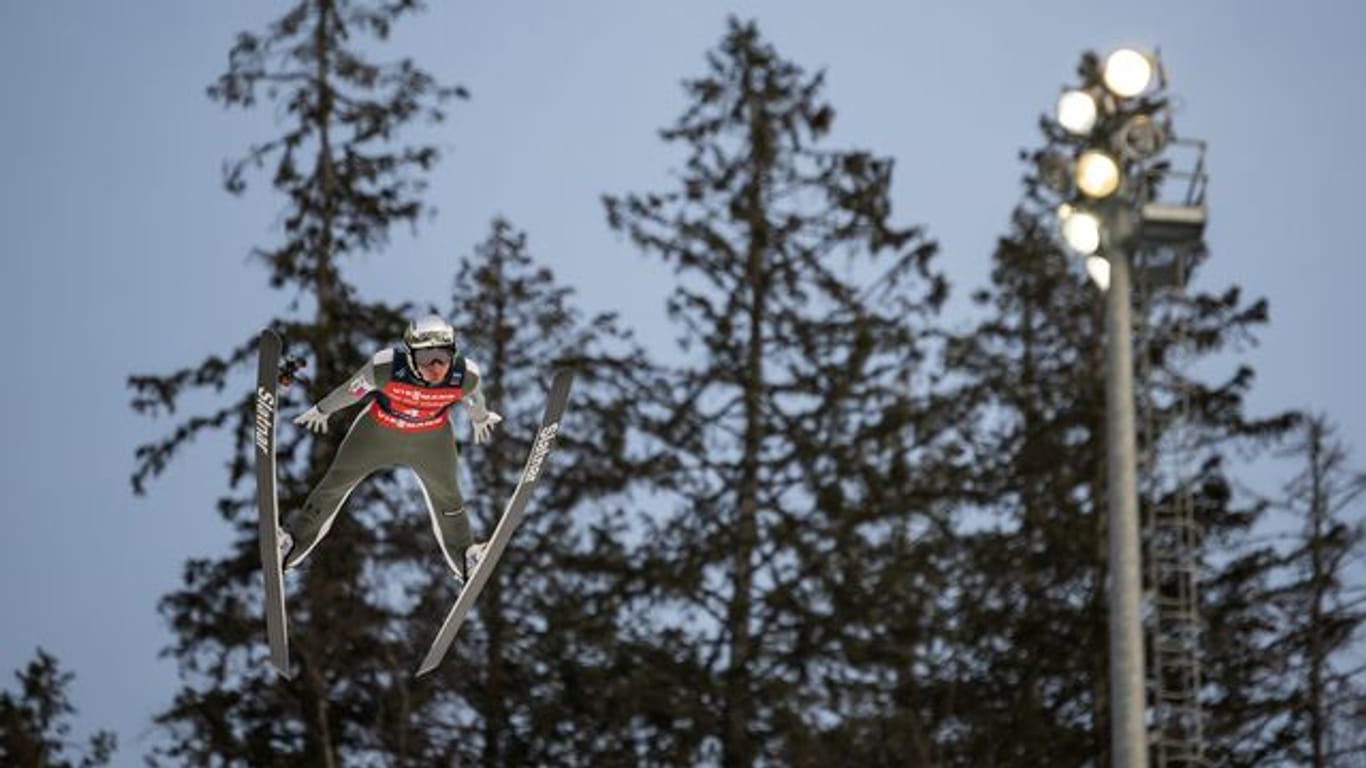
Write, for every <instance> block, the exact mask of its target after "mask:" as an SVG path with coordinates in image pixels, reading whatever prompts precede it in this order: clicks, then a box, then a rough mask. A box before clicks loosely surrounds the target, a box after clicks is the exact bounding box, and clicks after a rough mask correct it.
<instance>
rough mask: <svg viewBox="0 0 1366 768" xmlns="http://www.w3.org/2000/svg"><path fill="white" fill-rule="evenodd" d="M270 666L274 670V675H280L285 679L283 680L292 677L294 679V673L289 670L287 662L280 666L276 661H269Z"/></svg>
mask: <svg viewBox="0 0 1366 768" xmlns="http://www.w3.org/2000/svg"><path fill="white" fill-rule="evenodd" d="M270 666H271V668H272V669H274V670H275V675H276V677H280V678H282V679H285V680H293V679H294V675H293V674H291V673H290V671H289V665H288V664H286V665H285V666H283V667H281V666H280V665H278V664H276V663H274V662H271V665H270Z"/></svg>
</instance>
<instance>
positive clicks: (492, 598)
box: [418, 219, 669, 765]
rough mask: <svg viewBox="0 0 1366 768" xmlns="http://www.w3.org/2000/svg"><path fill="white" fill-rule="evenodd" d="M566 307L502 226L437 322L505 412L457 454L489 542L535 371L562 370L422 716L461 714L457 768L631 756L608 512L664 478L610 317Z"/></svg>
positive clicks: (627, 343) (625, 592)
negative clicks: (541, 432) (498, 544)
mask: <svg viewBox="0 0 1366 768" xmlns="http://www.w3.org/2000/svg"><path fill="white" fill-rule="evenodd" d="M572 299H573V292H572V291H571V290H570V289H569V288H566V287H563V286H561V285H558V284H557V283H556V281H555V278H554V275H553V274H552V273H551V272H550V270H549V269H547V268H545V267H543V266H541V265H539V264H538V263H537V262H536V261H535V260H534V259H533V257H532V255H531V254H530V253H529V251H528V247H527V236H526V234H525V233H522V232H519V231H517V230H516V229H514V228H513V227H512V225H511V224H510V223H509V222H507V221H506V220H504V219H497V220H495V221H494V222H493V225H492V228H491V232H490V233H489V236H488V238H487V239H486V240H484V241H483V242H482V243H481V244H480V245H479V246H478V247H477V248H476V249H475V253H474V257H473V258H472V259H462V260H461V262H460V265H459V268H458V271H457V275H456V278H455V290H454V294H453V296H452V309H451V317H452V319H453V321H454V324H455V326H456V327H457V329H467V330H468V332H469V333H470V334H471V336H472V337H474V338H477V339H478V340H479V344H480V347H479V348H478V349H477V350H474V351H471V352H470V354H472V355H473V354H477V360H478V362H479V365H480V367H481V369H482V370H483V372H484V375H485V376H486V377H487V380H488V382H489V386H488V391H487V396H488V398H489V401H490V403H492V404H495V405H496V406H497V407H498V408H499V409H500V412H501V413H502V414H503V415H504V417H505V419H504V422H503V424H502V425H501V426H500V427H499V434H498V435H497V437H496V439H494V440H493V441H492V442H491V443H490V444H489V445H488V446H487V447H485V448H482V449H480V450H477V451H474V452H472V453H471V454H470V455H469V456H468V458H467V462H468V464H469V467H470V475H471V477H472V489H473V490H472V492H471V493H468V494H467V496H468V497H469V498H468V508H469V509H470V511H471V514H472V515H473V523H474V526H475V528H476V531H484V532H485V533H491V532H492V530H493V526H494V525H495V524H496V523H497V521H498V516H499V515H500V514H501V513H502V510H503V504H504V503H505V502H506V500H507V499H508V498H509V497H510V495H511V493H512V490H513V488H514V486H515V484H516V482H517V479H518V476H519V474H520V472H521V470H522V466H523V463H524V461H525V459H526V456H527V454H528V452H529V450H530V448H531V444H532V441H533V439H534V438H535V435H536V427H537V425H538V422H539V420H540V416H541V411H542V410H543V408H544V403H545V394H546V389H547V387H548V384H549V379H550V373H551V372H552V371H553V370H555V369H559V368H562V369H568V370H572V371H574V372H575V383H574V388H573V390H572V393H571V399H570V406H569V408H568V410H567V412H566V415H565V419H564V421H563V423H562V426H561V429H560V432H559V433H558V438H557V448H556V449H555V452H554V453H553V454H551V456H552V458H551V459H550V465H549V468H548V469H547V470H545V472H546V475H545V480H544V481H543V482H541V483H540V484H538V487H537V491H536V495H535V496H534V497H533V501H532V508H531V510H530V512H529V514H528V516H527V518H526V520H525V522H524V523H523V525H522V527H521V528H519V529H518V531H517V533H516V536H515V537H514V539H513V544H512V545H511V546H510V547H509V548H508V550H506V551H505V553H504V555H503V558H502V560H501V561H500V562H499V565H498V570H497V571H495V572H494V576H493V579H492V580H491V581H490V582H489V584H488V586H487V588H486V590H485V592H484V593H483V595H482V596H481V597H480V600H479V605H478V608H477V610H476V616H475V617H474V618H473V619H472V620H471V621H470V622H469V624H468V625H467V626H466V627H465V628H464V629H462V630H461V635H460V638H459V639H458V640H457V643H456V645H455V646H454V647H453V648H452V650H451V655H450V657H449V658H448V661H447V662H446V664H445V665H444V667H443V668H442V669H441V670H440V671H439V672H438V673H437V675H436V677H437V678H438V682H437V683H436V684H435V686H434V687H436V688H437V689H439V691H440V693H439V694H438V698H437V700H436V701H435V702H434V704H433V709H434V710H435V711H442V710H443V709H444V710H446V711H456V712H466V713H468V714H469V717H468V718H457V720H456V721H455V722H451V723H450V724H449V727H450V729H451V730H450V733H451V736H452V737H453V741H454V742H457V744H456V745H455V746H454V748H455V749H456V752H455V754H457V755H458V756H459V758H460V760H461V762H462V763H468V764H476V763H477V764H482V765H547V764H556V765H574V764H577V765H603V764H608V763H610V762H612V761H614V760H617V759H620V757H621V755H622V754H623V753H627V754H629V753H632V752H634V751H635V749H636V747H637V745H636V744H635V743H634V738H635V737H634V734H633V733H632V730H631V727H630V722H631V719H632V718H633V717H635V716H636V715H637V714H639V712H640V710H639V709H637V708H636V707H635V705H636V703H637V698H636V697H635V693H634V690H633V689H632V688H631V686H629V685H627V684H625V681H627V680H629V679H630V677H631V674H632V672H631V670H630V669H629V666H630V660H629V658H625V659H624V658H622V656H621V654H622V653H623V648H627V647H629V630H628V627H629V626H630V625H631V622H630V620H629V616H630V612H631V610H632V606H631V605H630V603H629V599H628V598H629V589H628V588H627V587H626V586H624V584H625V579H626V575H627V573H628V568H627V560H628V557H629V554H628V553H629V550H628V546H627V542H626V541H625V540H624V539H625V538H626V537H627V535H628V534H627V531H626V530H625V527H626V522H625V519H624V508H623V507H622V504H623V503H624V499H625V497H624V496H623V494H625V493H627V492H629V491H630V490H631V489H633V488H639V487H641V485H642V484H644V483H648V482H649V481H651V480H652V478H654V477H656V476H658V475H659V474H661V473H663V472H666V471H667V470H668V468H669V465H668V462H667V460H666V458H665V457H661V456H660V455H658V453H657V452H654V453H652V452H649V451H646V450H645V449H644V445H645V444H644V442H643V441H642V439H641V436H640V435H639V432H638V427H637V426H636V425H638V424H640V423H644V422H647V421H648V420H649V419H650V418H652V417H651V415H650V412H649V409H650V404H651V403H652V402H653V400H654V399H655V398H656V397H657V393H656V392H655V390H657V388H658V386H659V385H658V382H657V375H656V374H655V373H654V369H653V366H652V364H651V363H650V362H649V361H648V360H647V359H646V357H645V354H644V352H643V351H642V350H641V349H640V348H639V346H638V345H636V344H635V342H634V341H632V339H631V336H630V334H629V333H627V332H625V331H623V330H622V329H621V328H620V326H619V323H618V321H617V319H616V318H615V316H613V315H611V314H600V315H596V316H593V317H591V318H584V317H583V316H582V315H581V313H580V312H579V311H578V310H576V309H575V308H574V306H573V303H572ZM613 499H616V501H615V502H614V501H613ZM476 535H478V534H476ZM446 597H447V599H453V598H454V595H447V596H446ZM448 605H449V603H448V602H442V603H440V604H428V605H424V606H421V607H420V608H419V610H418V612H419V613H426V614H427V615H430V616H436V615H440V612H442V611H444V610H445V609H446V607H448Z"/></svg>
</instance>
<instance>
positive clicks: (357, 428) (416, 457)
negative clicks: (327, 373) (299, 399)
mask: <svg viewBox="0 0 1366 768" xmlns="http://www.w3.org/2000/svg"><path fill="white" fill-rule="evenodd" d="M479 385H480V376H479V367H478V366H477V365H475V363H474V361H472V360H470V359H468V358H466V357H465V356H464V355H462V354H460V352H459V350H458V349H457V348H456V345H455V329H454V328H452V327H451V325H450V324H449V323H447V322H446V321H445V320H443V319H442V318H441V317H439V316H437V315H428V316H426V317H423V318H420V319H418V320H415V321H413V322H412V323H411V324H409V326H408V329H407V331H406V332H405V333H404V334H403V345H402V346H401V347H395V348H392V349H384V350H381V351H380V352H378V353H377V354H375V356H374V357H373V358H371V359H370V361H369V362H368V363H366V364H365V365H364V366H362V367H361V369H360V370H359V371H356V373H355V374H353V375H352V376H351V377H350V379H348V380H347V382H346V383H345V384H343V385H341V386H339V387H337V388H336V389H334V390H333V391H332V392H330V393H329V394H328V395H327V396H326V397H324V398H323V399H322V400H319V401H318V402H317V404H315V405H313V406H312V407H311V408H309V409H308V410H307V411H305V412H304V413H303V414H301V415H300V416H299V417H297V418H296V419H294V423H295V424H298V425H299V426H302V427H304V428H306V429H309V430H312V431H313V432H315V433H318V434H323V433H326V432H327V427H328V418H329V416H330V415H331V414H334V413H336V412H337V411H339V410H341V409H343V408H346V407H348V406H351V405H355V404H356V403H359V402H361V401H363V400H368V401H369V402H368V403H367V405H366V406H365V407H364V408H363V409H362V410H361V412H360V414H358V415H357V416H356V418H355V420H354V421H352V422H351V429H350V431H348V432H347V433H346V437H345V438H343V439H342V443H341V447H339V448H338V449H337V455H336V456H335V457H334V458H333V460H332V465H331V466H330V467H328V469H327V474H325V475H324V476H323V479H322V480H321V481H320V482H319V483H318V485H317V487H316V488H314V489H313V492H312V493H310V494H309V495H308V498H307V499H306V500H305V501H304V505H303V507H302V508H299V509H296V510H294V511H293V512H291V513H290V514H289V516H288V518H287V519H286V521H285V523H284V526H283V529H282V530H281V536H280V551H281V559H282V560H283V563H284V567H285V568H286V569H289V568H294V567H296V566H298V565H299V564H300V563H301V562H303V560H304V558H306V557H308V555H309V553H310V552H312V551H313V548H314V547H316V546H317V545H318V542H320V541H321V540H322V539H323V537H324V536H326V535H327V532H328V530H330V529H331V528H332V523H333V521H334V520H336V517H337V514H338V513H339V512H340V511H341V508H342V505H343V504H344V503H345V502H346V498H347V497H348V496H350V495H351V492H352V491H353V490H354V489H355V488H356V486H357V485H359V484H360V482H361V481H362V480H364V479H365V478H366V477H367V476H369V475H370V474H371V473H373V472H375V471H376V470H379V469H384V468H387V467H393V466H398V465H402V466H407V467H410V468H411V469H412V470H413V472H415V473H416V474H417V479H418V484H419V486H420V487H421V489H422V494H423V497H424V498H425V499H426V502H427V512H428V514H429V515H430V516H431V520H432V529H433V530H434V531H435V533H436V538H437V541H438V542H439V543H440V545H441V551H442V553H443V554H444V555H445V556H446V563H447V565H449V566H450V568H451V570H452V571H453V572H454V573H455V578H456V579H457V580H458V581H460V582H462V583H463V581H464V579H465V575H466V574H467V573H469V572H471V571H473V569H474V565H475V564H476V563H477V562H478V560H479V557H480V556H481V555H482V553H483V549H482V545H479V544H474V543H473V538H472V536H471V535H470V523H469V518H468V516H467V515H466V514H465V501H464V497H463V496H461V494H460V483H459V481H458V480H457V478H456V471H457V467H458V462H459V457H460V451H459V447H458V445H457V443H456V439H455V432H454V431H453V429H452V427H451V422H450V412H451V409H452V407H453V406H454V405H455V404H456V403H461V402H463V403H464V404H465V407H466V410H467V411H468V413H469V417H470V424H471V426H472V427H473V431H474V442H475V443H476V444H479V443H483V442H485V441H487V440H488V439H489V436H490V435H491V434H492V432H493V428H494V426H495V425H496V424H498V422H500V421H502V417H501V416H499V415H498V414H497V413H494V412H493V411H491V410H489V409H488V407H487V406H486V404H485V402H484V395H483V393H482V392H481V391H480V387H479Z"/></svg>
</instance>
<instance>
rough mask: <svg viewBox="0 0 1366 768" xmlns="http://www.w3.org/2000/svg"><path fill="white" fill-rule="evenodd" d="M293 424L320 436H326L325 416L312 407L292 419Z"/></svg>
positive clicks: (316, 407) (315, 407)
mask: <svg viewBox="0 0 1366 768" xmlns="http://www.w3.org/2000/svg"><path fill="white" fill-rule="evenodd" d="M294 423H295V424H298V425H299V426H301V427H303V428H304V429H307V430H309V431H311V432H316V433H318V434H320V435H325V434H327V414H325V413H323V412H322V411H321V410H319V409H318V406H316V405H315V406H313V407H312V408H309V409H308V410H306V411H304V412H303V413H301V414H299V415H298V416H296V417H295V418H294Z"/></svg>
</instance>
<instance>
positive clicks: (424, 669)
mask: <svg viewBox="0 0 1366 768" xmlns="http://www.w3.org/2000/svg"><path fill="white" fill-rule="evenodd" d="M434 669H436V665H435V664H427V663H423V665H422V666H420V667H418V669H417V673H416V674H414V675H413V679H414V680H419V679H421V678H422V676H423V675H427V674H430V673H431V671H432V670H434Z"/></svg>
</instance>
